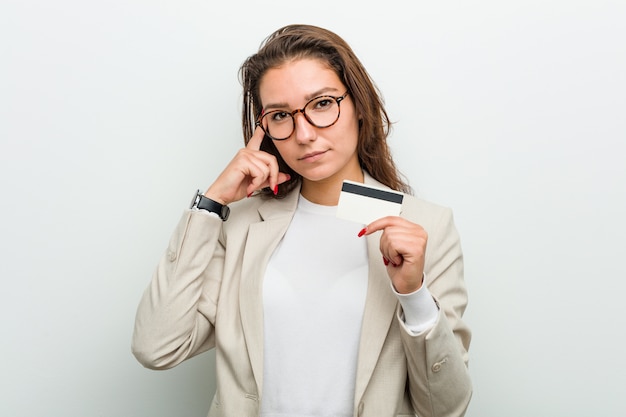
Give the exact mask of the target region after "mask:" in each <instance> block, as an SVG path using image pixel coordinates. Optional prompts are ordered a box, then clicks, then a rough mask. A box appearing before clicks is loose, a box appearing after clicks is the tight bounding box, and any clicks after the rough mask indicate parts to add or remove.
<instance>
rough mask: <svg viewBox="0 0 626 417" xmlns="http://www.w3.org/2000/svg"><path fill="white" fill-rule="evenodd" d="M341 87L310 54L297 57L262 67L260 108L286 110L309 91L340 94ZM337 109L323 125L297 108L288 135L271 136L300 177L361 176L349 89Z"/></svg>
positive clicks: (299, 105)
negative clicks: (333, 119)
mask: <svg viewBox="0 0 626 417" xmlns="http://www.w3.org/2000/svg"><path fill="white" fill-rule="evenodd" d="M346 91H347V87H346V86H345V85H344V84H343V83H342V82H341V80H340V79H339V77H338V76H337V74H335V72H334V71H333V70H331V69H329V68H328V67H327V66H326V65H324V63H323V62H322V61H319V60H316V59H299V60H297V61H291V62H288V63H286V64H284V65H282V66H280V67H277V68H273V69H270V70H268V71H267V72H266V73H265V75H264V76H263V78H262V79H261V83H260V88H259V93H260V98H261V102H262V104H263V111H264V112H265V113H267V112H268V111H272V110H278V109H279V110H284V111H286V112H288V113H291V112H292V111H294V110H295V109H301V108H303V107H304V106H305V105H306V104H307V103H308V102H309V101H310V100H311V99H312V98H314V97H318V96H322V95H328V96H334V97H340V96H343V95H344V93H346ZM324 104H325V103H321V105H322V106H323V105H324ZM340 109H341V112H340V117H339V119H338V120H337V121H336V122H335V124H333V125H332V126H330V127H326V128H318V127H315V126H313V125H312V124H310V123H309V122H308V121H307V120H306V118H305V117H304V115H303V114H302V113H301V112H298V113H296V114H295V115H294V119H295V129H294V131H293V133H292V134H291V136H289V138H287V139H285V140H274V145H276V148H277V149H278V152H280V155H281V156H282V157H283V159H284V160H285V162H286V163H287V164H288V165H289V166H290V167H291V168H292V169H293V170H294V171H296V172H297V173H298V174H300V175H301V176H302V177H303V180H304V181H314V182H317V181H343V180H344V179H352V180H359V179H360V178H361V175H362V174H361V168H360V165H359V160H358V156H357V141H358V129H359V126H358V117H357V115H356V112H355V106H354V102H353V101H352V99H351V97H350V94H348V95H346V97H345V99H343V100H342V101H341V102H340Z"/></svg>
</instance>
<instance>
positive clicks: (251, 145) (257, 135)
mask: <svg viewBox="0 0 626 417" xmlns="http://www.w3.org/2000/svg"><path fill="white" fill-rule="evenodd" d="M264 137H265V131H264V130H263V129H261V128H260V127H259V126H257V127H256V129H254V133H253V134H252V137H251V138H250V140H249V141H248V144H247V145H246V148H248V149H252V150H254V151H258V150H260V149H261V142H263V138H264Z"/></svg>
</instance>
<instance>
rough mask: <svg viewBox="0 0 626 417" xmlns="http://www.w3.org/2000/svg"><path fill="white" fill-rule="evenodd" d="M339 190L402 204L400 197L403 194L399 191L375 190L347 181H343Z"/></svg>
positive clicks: (401, 197)
mask: <svg viewBox="0 0 626 417" xmlns="http://www.w3.org/2000/svg"><path fill="white" fill-rule="evenodd" d="M341 191H345V192H347V193H352V194H358V195H362V196H365V197H372V198H376V199H378V200H385V201H390V202H392V203H398V204H402V199H403V198H404V195H402V194H399V193H393V192H390V191H384V190H377V189H375V188H369V187H364V186H362V185H357V184H352V183H349V182H344V183H343V186H342V187H341Z"/></svg>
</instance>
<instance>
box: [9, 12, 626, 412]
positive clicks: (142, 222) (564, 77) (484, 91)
mask: <svg viewBox="0 0 626 417" xmlns="http://www.w3.org/2000/svg"><path fill="white" fill-rule="evenodd" d="M624 22H626V2H624V1H621V0H615V1H609V0H595V1H591V0H589V1H577V0H570V1H565V0H562V1H560V0H556V1H546V0H543V1H539V0H526V1H495V0H493V1H487V0H479V1H430V2H400V1H393V0H391V1H385V2H367V1H365V2H364V1H343V2H340V1H333V2H327V1H315V2H292V1H288V2H280V3H279V2H270V1H257V2H254V3H253V2H245V1H238V2H234V1H233V2H210V1H208V0H204V1H201V0H179V1H170V2H166V1H164V0H156V1H155V0H150V1H148V0H123V1H122V0H110V1H107V2H104V1H101V2H95V1H84V0H82V1H79V0H58V1H44V0H8V1H7V0H3V2H2V4H1V6H0V140H1V142H0V195H1V204H0V214H1V215H0V257H1V260H0V277H1V284H0V285H1V287H0V320H1V325H2V326H1V329H0V330H1V333H0V354H1V356H0V360H1V361H2V365H1V366H0V374H1V377H0V415H2V416H11V417H22V416H59V417H91V416H94V417H95V416H102V417H130V416H151V417H154V416H164V417H165V416H176V417H186V416H189V417H203V416H204V415H205V414H206V412H207V410H208V405H209V402H210V399H211V395H212V391H213V389H214V379H213V374H212V372H213V369H214V368H213V360H214V357H213V354H212V353H208V354H205V355H201V356H200V357H197V358H195V359H192V360H190V361H188V362H186V363H184V364H182V365H180V366H179V367H178V368H175V369H173V370H169V371H164V372H156V371H149V370H146V369H144V368H142V367H141V366H140V365H139V364H138V363H137V362H136V361H135V360H134V358H133V357H132V355H131V353H130V338H131V333H132V326H133V320H134V314H135V308H136V306H137V303H138V301H139V298H140V296H141V293H142V291H143V289H144V288H145V287H146V285H147V284H148V281H149V279H150V277H151V274H152V271H153V269H154V267H155V266H156V263H157V261H158V259H159V258H160V256H161V254H162V253H163V251H164V249H165V246H166V244H167V240H168V238H169V236H170V233H171V232H172V230H173V228H174V226H175V224H176V222H177V221H178V218H179V215H180V214H181V213H182V210H183V208H184V207H186V206H187V205H188V203H189V200H190V198H191V194H192V193H193V191H194V190H195V188H196V187H199V188H205V187H206V186H208V185H209V183H210V181H211V179H212V178H214V177H215V176H216V175H217V174H218V173H219V172H220V171H221V169H222V167H223V166H224V165H225V164H226V162H227V161H228V160H229V159H230V158H231V156H232V155H233V154H234V152H235V151H236V149H238V148H239V147H240V146H241V144H242V138H241V133H240V127H239V120H240V115H239V109H240V98H241V91H240V85H239V83H238V78H237V70H238V68H239V65H240V64H241V62H242V61H243V60H244V59H245V58H246V57H247V56H248V55H250V54H252V53H254V52H255V51H256V49H257V47H258V45H259V43H260V42H261V40H262V39H263V38H264V37H265V36H266V35H268V34H269V33H271V32H272V31H273V30H274V29H277V28H278V27H280V26H282V25H284V24H288V23H312V24H317V25H321V26H325V27H328V28H329V29H331V30H334V31H336V32H337V33H338V34H340V35H341V36H343V37H344V38H345V39H346V40H347V41H348V42H349V43H350V44H351V45H352V46H353V47H354V49H355V51H356V52H357V54H358V55H359V56H360V58H361V59H362V61H363V62H364V64H365V66H366V67H367V68H368V69H369V70H370V72H371V75H372V76H373V78H374V80H375V81H376V82H377V84H378V85H379V87H380V88H381V90H382V91H383V93H384V97H385V100H386V102H387V104H388V110H389V113H390V115H391V117H392V119H393V120H395V121H396V122H397V124H396V125H395V129H394V131H393V136H392V138H391V140H390V141H391V146H392V148H393V151H394V155H395V158H396V160H397V163H398V165H399V167H400V169H401V170H402V171H403V172H404V173H405V174H406V176H407V177H409V178H410V180H411V184H412V185H413V187H414V189H415V192H416V194H417V195H418V196H420V197H423V198H426V199H429V200H432V201H434V202H437V203H440V204H443V205H447V206H450V207H452V208H453V209H454V212H455V218H456V221H457V226H458V228H459V230H460V232H461V237H462V242H463V247H464V252H465V255H466V280H467V284H468V288H469V291H470V305H469V308H468V311H467V314H466V319H467V321H468V323H469V324H470V326H471V327H472V329H473V333H474V338H473V341H472V345H471V348H470V354H471V362H470V370H471V373H472V377H473V381H474V386H475V387H474V388H475V393H474V398H473V400H472V403H471V405H470V409H469V411H468V414H467V415H468V416H471V417H490V416H494V417H503V416H507V417H516V416H519V417H529V416H532V417H544V416H545V417H548V416H550V417H551V416H568V417H575V416H576V417H577V416H580V417H583V416H585V417H588V416H603V417H609V416H620V417H623V416H624V415H626V402H625V401H624V398H623V396H624V393H626V355H625V353H624V350H625V348H624V346H625V336H626V330H625V329H626V307H625V305H624V301H623V300H624V292H625V290H626V285H625V284H624V282H625V280H626V262H625V258H626V251H625V249H626V244H625V243H624V236H625V235H626V220H625V219H624V213H625V212H626V203H625V202H624V197H625V194H626V168H625V165H626V164H625V162H626V117H625V116H626V46H625V45H626V24H624Z"/></svg>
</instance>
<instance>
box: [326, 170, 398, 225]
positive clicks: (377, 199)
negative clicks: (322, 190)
mask: <svg viewBox="0 0 626 417" xmlns="http://www.w3.org/2000/svg"><path fill="white" fill-rule="evenodd" d="M403 198H404V194H402V193H401V192H398V191H392V190H385V189H382V188H378V187H373V186H371V185H365V184H361V183H359V182H354V181H348V180H345V181H344V182H343V186H342V187H341V194H340V195H339V205H338V207H337V217H339V218H340V219H345V220H351V221H354V222H357V223H361V224H369V223H371V222H373V221H374V220H377V219H380V218H381V217H386V216H399V215H400V212H401V211H402V200H403Z"/></svg>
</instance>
